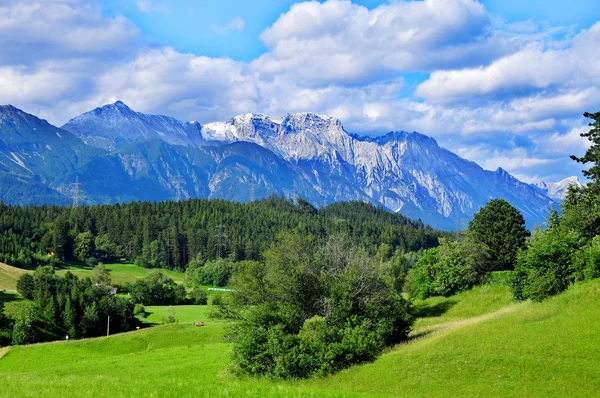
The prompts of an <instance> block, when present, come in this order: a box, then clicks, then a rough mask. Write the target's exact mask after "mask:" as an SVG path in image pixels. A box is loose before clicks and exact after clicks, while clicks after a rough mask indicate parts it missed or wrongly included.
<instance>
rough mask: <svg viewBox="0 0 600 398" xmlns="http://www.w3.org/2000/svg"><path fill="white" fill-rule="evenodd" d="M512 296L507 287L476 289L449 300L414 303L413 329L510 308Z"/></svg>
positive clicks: (438, 299)
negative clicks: (415, 317)
mask: <svg viewBox="0 0 600 398" xmlns="http://www.w3.org/2000/svg"><path fill="white" fill-rule="evenodd" d="M511 301H512V295H511V293H510V289H509V288H508V286H505V285H500V284H494V285H484V286H477V287H474V288H473V289H471V290H468V291H466V292H463V293H460V294H457V295H455V296H452V297H430V298H428V299H427V300H416V301H415V302H414V303H413V309H414V314H415V316H417V321H416V322H415V325H414V327H413V329H415V330H416V329H421V328H425V327H429V326H433V325H436V324H440V323H447V322H453V321H459V320H461V319H467V318H473V317H475V316H478V315H483V314H486V313H489V312H494V311H497V310H499V309H500V308H503V307H505V306H507V305H509V304H510V303H511Z"/></svg>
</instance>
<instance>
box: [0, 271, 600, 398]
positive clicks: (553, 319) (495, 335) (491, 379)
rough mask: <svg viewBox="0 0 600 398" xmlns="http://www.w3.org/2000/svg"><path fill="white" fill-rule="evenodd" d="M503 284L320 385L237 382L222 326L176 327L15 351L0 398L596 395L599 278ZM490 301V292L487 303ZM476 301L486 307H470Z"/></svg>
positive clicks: (468, 297)
mask: <svg viewBox="0 0 600 398" xmlns="http://www.w3.org/2000/svg"><path fill="white" fill-rule="evenodd" d="M484 289H485V288H484ZM495 289H498V291H495ZM499 289H501V288H499V287H493V288H490V290H489V291H487V292H486V291H485V290H481V291H473V292H469V293H464V294H463V295H459V296H455V297H454V298H451V300H455V301H456V303H455V304H453V306H452V308H449V307H448V308H447V309H446V310H447V311H446V312H445V313H444V314H442V313H441V312H442V311H441V310H440V309H439V308H438V309H437V311H438V313H437V314H434V315H437V317H438V319H437V320H438V321H439V322H437V323H436V322H435V321H433V320H431V319H428V320H421V321H419V322H420V324H421V330H423V329H425V332H423V333H420V334H419V336H420V337H419V338H415V339H413V340H412V341H411V342H409V343H407V344H403V345H399V346H397V347H395V348H394V349H392V350H390V351H389V352H387V353H386V354H384V355H383V356H381V357H380V358H379V359H378V360H376V361H375V362H373V363H369V364H365V365H361V366H355V367H353V368H351V369H348V370H346V371H342V372H340V373H338V374H336V375H333V376H330V377H326V378H320V379H311V380H305V381H296V382H274V381H269V380H264V379H258V380H256V379H248V378H243V379H239V378H236V377H235V376H233V375H232V374H231V373H230V372H229V371H228V365H229V362H230V358H229V354H230V350H231V346H230V345H229V344H228V343H227V342H226V341H224V340H223V337H222V336H223V335H224V333H225V330H226V327H227V324H226V323H222V322H207V325H206V326H205V327H202V328H198V327H194V326H191V325H190V324H183V323H182V324H179V325H164V326H157V327H155V328H150V329H145V330H141V331H137V332H132V333H128V334H124V335H120V336H111V337H110V338H98V339H90V340H85V341H73V342H69V343H64V342H57V343H50V344H40V345H35V346H25V347H11V348H10V350H8V351H7V352H6V350H5V351H3V353H4V354H3V357H2V358H1V359H0V384H1V385H2V386H3V388H2V389H1V390H0V395H1V396H6V397H15V396H28V395H34V396H46V397H52V396H61V397H64V396H84V397H85V396H89V397H98V396H110V397H114V396H178V397H179V396H196V397H197V396H315V397H316V396H319V397H321V396H325V397H327V396H331V397H333V396H336V397H337V396H382V397H383V396H411V397H446V396H481V397H488V396H495V397H502V396H507V397H508V396H510V397H514V396H519V397H564V396H569V397H589V396H595V395H596V394H597V392H598V391H600V370H599V369H600V337H599V336H600V323H598V322H596V320H597V319H598V318H599V317H600V306H599V305H598V302H599V301H600V281H594V282H590V283H586V284H581V285H578V286H575V287H572V288H571V289H570V290H568V291H567V292H566V293H564V294H562V295H560V296H557V297H554V298H551V299H549V300H548V301H546V302H543V303H539V304H538V303H530V302H527V303H521V304H512V303H511V304H506V303H505V302H504V303H503V300H504V298H499V297H501V296H502V294H501V293H499ZM487 293H489V294H487ZM491 296H497V297H496V298H495V299H489V300H487V297H491ZM482 298H486V300H487V301H485V300H483V301H484V302H487V304H485V305H484V304H481V305H480V306H479V308H477V305H475V303H476V302H481V301H482ZM429 304H431V305H427V304H424V303H421V305H420V311H425V312H426V308H427V307H428V306H429V307H432V308H433V307H435V306H436V305H437V304H436V303H434V302H433V300H431V299H430V302H429ZM505 304H506V305H505ZM484 307H485V308H484ZM206 308H207V307H203V309H206ZM153 309H154V311H155V312H158V310H159V309H158V308H153ZM189 309H190V310H193V309H192V307H190V308H189ZM177 310H178V309H176V311H177ZM486 310H491V312H487V313H486V312H485V311H486ZM482 311H483V312H482ZM194 315H195V314H194ZM198 315H201V314H200V313H199V314H198ZM429 315H432V313H429ZM186 316H187V315H186ZM182 317H183V312H182ZM429 318H436V316H429ZM434 324H435V325H436V327H435V330H432V329H431V328H430V327H431V326H432V325H434ZM418 325H419V323H418ZM427 328H429V329H427ZM0 355H2V354H1V353H0Z"/></svg>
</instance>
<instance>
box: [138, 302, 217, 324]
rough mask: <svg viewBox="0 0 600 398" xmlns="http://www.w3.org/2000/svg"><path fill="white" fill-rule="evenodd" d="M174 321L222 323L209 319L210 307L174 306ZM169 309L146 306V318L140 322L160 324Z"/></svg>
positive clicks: (166, 307)
mask: <svg viewBox="0 0 600 398" xmlns="http://www.w3.org/2000/svg"><path fill="white" fill-rule="evenodd" d="M172 308H173V310H174V311H175V319H176V320H177V322H179V323H187V324H191V323H195V322H200V321H202V322H205V323H223V321H221V320H214V319H210V316H209V312H210V310H211V306H210V305H174V306H172ZM169 310H170V307H168V306H147V307H146V312H147V313H148V316H147V317H146V318H142V321H143V322H145V323H150V324H161V323H164V320H165V319H166V318H167V316H168V315H169Z"/></svg>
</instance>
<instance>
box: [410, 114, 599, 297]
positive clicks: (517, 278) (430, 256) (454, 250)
mask: <svg viewBox="0 0 600 398" xmlns="http://www.w3.org/2000/svg"><path fill="white" fill-rule="evenodd" d="M584 116H585V117H587V118H590V119H592V122H591V123H590V124H589V125H590V127H591V129H590V131H589V132H586V133H583V134H581V135H582V137H585V138H588V139H589V141H590V142H591V146H590V148H589V149H588V150H587V152H586V153H585V155H584V156H583V157H577V156H572V159H573V160H575V161H577V162H580V163H583V164H588V163H592V164H593V165H592V167H591V168H590V169H588V170H584V172H583V173H584V175H585V176H586V177H588V178H589V179H590V182H589V183H588V184H587V185H586V186H585V187H583V188H579V187H577V186H571V187H570V188H569V190H568V193H567V197H566V199H565V200H564V202H563V203H562V204H561V212H560V213H558V212H557V211H556V210H555V209H554V208H551V209H550V215H549V217H548V220H547V222H546V225H545V227H544V228H538V229H536V230H535V231H534V232H533V235H531V234H530V233H529V231H527V230H526V229H525V226H524V225H525V222H524V220H523V216H522V215H521V214H520V213H519V212H518V211H517V210H516V209H515V208H514V207H512V206H511V205H510V204H508V203H507V202H506V201H504V200H502V199H495V200H492V201H490V202H489V203H488V204H487V205H486V206H485V207H484V208H482V209H481V210H480V211H479V212H478V213H477V214H475V216H474V218H473V220H472V221H471V222H470V223H469V227H468V228H467V230H466V231H465V232H464V233H462V234H460V235H459V236H458V239H453V240H452V239H448V238H441V239H440V245H439V247H437V248H432V249H429V250H426V251H425V252H424V254H423V256H421V257H420V259H419V260H418V261H417V263H416V264H415V267H414V269H413V270H411V272H410V273H409V275H408V277H407V286H406V289H407V290H408V291H409V292H410V293H411V295H412V296H413V297H416V298H421V299H423V298H427V297H430V296H436V295H443V296H450V295H453V294H456V293H458V292H461V291H463V290H466V289H469V288H471V287H472V286H474V285H476V284H481V283H485V282H486V280H487V279H488V278H489V277H490V273H491V272H493V271H507V272H508V275H506V276H505V277H504V279H505V280H506V281H507V283H508V284H509V285H510V286H511V290H512V293H513V297H514V299H515V300H527V299H532V300H536V301H541V300H544V299H545V298H547V297H549V296H552V295H555V294H558V293H561V292H562V291H564V290H565V289H567V288H568V287H569V286H570V285H571V284H573V283H575V282H578V281H584V280H589V279H594V278H598V277H600V112H598V113H594V114H591V113H585V114H584Z"/></svg>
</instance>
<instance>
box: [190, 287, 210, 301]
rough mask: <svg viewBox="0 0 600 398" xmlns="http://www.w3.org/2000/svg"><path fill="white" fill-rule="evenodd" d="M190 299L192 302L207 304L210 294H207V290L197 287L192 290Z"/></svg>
mask: <svg viewBox="0 0 600 398" xmlns="http://www.w3.org/2000/svg"><path fill="white" fill-rule="evenodd" d="M190 299H191V300H192V304H195V305H206V303H207V302H208V295H207V294H206V290H204V289H202V288H196V289H194V290H192V291H191V292H190Z"/></svg>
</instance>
